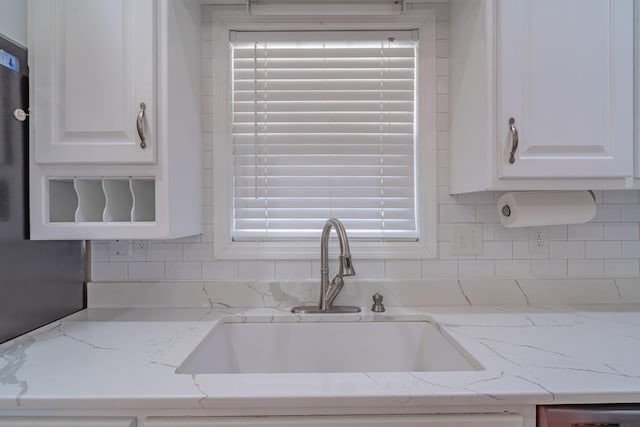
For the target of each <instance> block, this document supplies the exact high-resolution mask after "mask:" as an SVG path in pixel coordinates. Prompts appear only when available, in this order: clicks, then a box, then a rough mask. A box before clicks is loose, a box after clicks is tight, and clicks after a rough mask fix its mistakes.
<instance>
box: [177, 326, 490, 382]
mask: <svg viewBox="0 0 640 427" xmlns="http://www.w3.org/2000/svg"><path fill="white" fill-rule="evenodd" d="M479 369H482V368H481V366H480V364H479V363H478V362H477V361H475V360H473V358H471V357H470V355H469V354H468V353H466V352H465V351H464V349H462V348H461V347H459V346H458V345H457V344H456V343H455V342H453V341H452V340H451V339H450V338H448V337H446V336H444V335H443V334H442V333H441V332H440V331H439V330H438V328H436V327H435V326H434V325H433V324H432V323H430V322H426V321H415V322H320V323H222V324H220V325H218V326H217V327H216V328H215V329H214V330H213V331H211V333H210V334H209V335H208V336H207V337H206V338H205V339H204V340H203V341H202V342H201V343H200V344H199V345H198V346H197V347H196V349H195V350H194V351H193V352H192V353H191V354H190V355H189V357H187V359H186V360H185V361H184V362H183V363H182V364H181V365H180V367H179V368H178V369H177V371H176V372H177V373H179V374H248V373H321V372H400V371H402V372H409V371H412V372H416V371H418V372H419V371H422V372H424V371H474V370H479Z"/></svg>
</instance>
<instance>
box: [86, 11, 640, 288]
mask: <svg viewBox="0 0 640 427" xmlns="http://www.w3.org/2000/svg"><path fill="white" fill-rule="evenodd" d="M434 7H435V8H436V11H437V15H436V17H437V22H436V38H437V42H436V43H437V45H436V46H437V47H436V55H437V64H436V65H437V79H438V81H437V93H436V94H435V95H434V96H437V110H438V120H437V126H438V129H437V130H438V134H437V135H438V156H437V165H436V166H437V168H438V176H437V180H438V182H437V184H438V204H439V215H440V219H439V224H438V251H439V258H438V259H434V260H422V261H421V260H392V261H366V260H361V259H359V258H358V254H357V253H353V258H354V265H355V268H356V271H357V273H358V275H357V279H390V280H413V279H433V278H473V277H478V278H487V277H488V278H493V277H503V278H514V279H519V278H573V277H638V276H640V261H639V258H640V224H639V221H640V203H639V202H640V200H639V198H638V191H605V192H602V191H598V192H596V198H597V215H596V217H595V219H594V220H593V221H591V222H590V223H588V224H581V225H570V226H566V225H564V226H553V227H544V231H545V234H546V235H547V238H548V239H549V248H548V252H547V253H546V254H542V255H540V254H531V253H530V252H529V230H527V229H526V228H525V229H506V228H504V227H502V225H501V224H500V222H499V219H498V215H497V211H496V202H497V200H498V198H499V197H500V196H501V194H500V193H493V192H484V193H474V194H467V195H459V196H450V195H449V194H448V192H447V189H448V173H449V169H448V161H449V129H448V122H449V113H448V108H449V103H448V90H449V77H448V76H449V60H448V50H449V49H448V37H449V35H448V30H449V25H448V5H446V4H438V5H435V6H434ZM204 11H205V12H206V11H207V8H206V7H205V8H204ZM204 19H205V22H204V24H203V40H202V45H203V54H204V58H203V67H204V68H203V76H204V80H203V85H202V87H203V90H204V93H203V105H204V106H205V108H204V113H205V114H204V116H203V129H204V132H203V148H202V150H203V151H202V154H203V155H202V158H203V168H204V188H203V189H202V191H203V192H204V193H203V200H204V218H205V233H204V234H203V235H201V236H196V237H190V238H186V239H180V240H176V241H166V242H162V241H158V242H151V245H150V247H149V251H148V253H147V254H146V255H139V254H135V253H133V251H132V254H131V255H126V256H123V255H115V254H110V253H109V243H108V242H93V244H92V261H93V262H92V267H93V279H94V280H95V281H128V280H131V281H138V280H140V281H164V280H166V281H214V280H254V279H276V278H277V279H290V278H296V279H299V278H318V277H319V276H320V272H319V265H318V264H319V263H318V261H215V260H213V258H212V253H213V251H212V249H213V245H212V243H211V242H212V239H213V234H212V225H211V218H212V214H211V212H212V206H213V203H214V202H213V200H212V191H211V185H212V170H211V163H212V145H211V139H212V138H211V129H212V122H213V117H212V116H211V114H210V113H209V114H207V111H210V109H208V108H206V106H207V105H210V104H211V103H212V99H211V98H212V97H211V87H212V81H213V78H214V76H212V73H211V67H212V60H211V56H210V54H208V52H210V51H211V41H210V40H211V34H210V31H207V28H210V25H211V24H210V23H209V22H207V14H206V13H204ZM460 223H476V224H482V229H483V240H484V251H483V253H482V255H470V256H454V255H452V253H451V249H452V240H453V238H452V237H453V236H452V232H453V227H454V226H455V225H456V224H460ZM319 257H320V254H319V253H318V258H319Z"/></svg>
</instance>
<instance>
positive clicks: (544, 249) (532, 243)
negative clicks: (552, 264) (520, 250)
mask: <svg viewBox="0 0 640 427" xmlns="http://www.w3.org/2000/svg"><path fill="white" fill-rule="evenodd" d="M529 255H532V256H535V257H545V258H546V257H547V256H548V255H549V241H548V240H547V234H546V231H545V230H544V229H542V228H530V229H529Z"/></svg>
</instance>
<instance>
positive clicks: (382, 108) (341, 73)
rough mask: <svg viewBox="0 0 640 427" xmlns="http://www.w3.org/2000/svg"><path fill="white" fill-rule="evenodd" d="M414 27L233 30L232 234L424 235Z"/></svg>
mask: <svg viewBox="0 0 640 427" xmlns="http://www.w3.org/2000/svg"><path fill="white" fill-rule="evenodd" d="M414 35H415V32H411V31H405V32H397V31H396V32H387V31H380V32H371V31H364V32H353V31H342V32H337V31H328V32H267V33H265V32H242V33H233V37H232V38H233V40H234V41H233V42H232V44H231V46H232V57H233V71H232V76H233V83H232V84H233V159H234V186H233V200H234V209H233V213H234V214H233V231H232V238H233V239H234V240H249V241H251V240H281V239H300V238H309V237H314V238H318V237H319V236H320V231H321V230H322V227H323V225H324V222H325V221H326V220H327V218H331V217H337V218H340V219H341V220H342V222H343V223H344V225H345V227H346V228H347V229H348V230H349V234H350V237H351V238H352V239H354V238H361V239H367V240H380V239H396V240H397V239H405V240H417V239H418V230H417V223H416V215H415V209H416V205H415V185H414V183H415V179H414V170H415V156H414V153H415V150H414V145H415V125H414V118H415V96H416V91H415V72H416V66H415V47H416V42H415V41H414V40H413V39H412V37H413V36H414ZM287 40H296V41H295V42H291V41H287Z"/></svg>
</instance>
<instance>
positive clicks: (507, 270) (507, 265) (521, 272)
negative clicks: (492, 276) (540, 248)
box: [495, 259, 531, 279]
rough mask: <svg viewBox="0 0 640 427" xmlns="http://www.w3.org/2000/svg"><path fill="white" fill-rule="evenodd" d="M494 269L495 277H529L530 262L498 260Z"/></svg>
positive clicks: (524, 260)
mask: <svg viewBox="0 0 640 427" xmlns="http://www.w3.org/2000/svg"><path fill="white" fill-rule="evenodd" d="M495 267H496V277H509V278H515V279H519V278H521V277H531V261H530V260H528V259H498V260H496V261H495Z"/></svg>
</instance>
